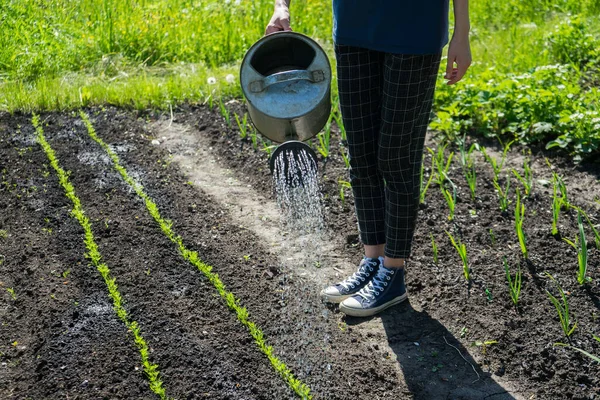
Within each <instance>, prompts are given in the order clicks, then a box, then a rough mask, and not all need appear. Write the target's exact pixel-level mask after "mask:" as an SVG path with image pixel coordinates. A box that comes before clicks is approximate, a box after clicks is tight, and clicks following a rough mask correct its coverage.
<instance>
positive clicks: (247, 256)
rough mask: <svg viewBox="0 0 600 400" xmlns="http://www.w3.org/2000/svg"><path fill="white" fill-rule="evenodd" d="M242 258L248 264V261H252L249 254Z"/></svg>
mask: <svg viewBox="0 0 600 400" xmlns="http://www.w3.org/2000/svg"><path fill="white" fill-rule="evenodd" d="M242 257H243V258H244V261H245V262H248V261H250V255H249V254H245V255H243V256H242Z"/></svg>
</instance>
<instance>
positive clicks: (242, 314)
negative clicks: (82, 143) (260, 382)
mask: <svg viewBox="0 0 600 400" xmlns="http://www.w3.org/2000/svg"><path fill="white" fill-rule="evenodd" d="M80 116H81V119H82V120H83V122H84V124H85V125H86V127H87V130H88V134H89V136H90V138H92V140H94V141H95V142H96V143H97V144H98V145H99V146H100V147H101V148H102V149H103V150H104V151H105V152H106V153H107V154H108V156H109V158H110V159H111V161H112V163H113V168H114V169H115V170H116V171H117V172H118V173H119V174H120V175H121V178H122V179H123V180H124V181H125V182H126V183H127V184H128V185H129V186H130V187H131V188H132V189H133V191H134V192H135V193H136V194H137V195H138V197H140V199H142V200H143V201H144V204H145V206H146V208H147V210H148V212H149V214H150V215H151V216H152V218H153V219H154V220H155V221H156V223H157V224H158V226H159V227H160V229H161V230H162V232H163V233H164V234H165V236H167V238H169V240H171V241H172V242H173V243H174V244H175V245H176V247H177V249H178V250H179V253H180V254H181V256H182V257H183V258H184V259H185V260H187V261H188V262H189V263H190V264H192V265H193V266H195V267H196V268H197V269H198V270H199V271H200V272H201V273H202V274H204V276H205V277H206V278H207V279H208V280H209V281H210V282H211V283H212V285H213V286H214V287H215V289H216V290H217V293H218V294H219V295H220V296H221V298H222V299H223V300H224V301H225V303H226V304H227V306H228V307H229V308H230V309H231V310H232V311H233V312H234V313H235V315H236V317H237V319H238V321H240V323H241V324H242V325H244V326H245V327H246V328H247V329H248V331H249V333H250V335H251V336H252V338H253V339H254V341H255V342H256V344H257V345H258V348H259V350H260V351H261V352H262V353H263V354H264V355H265V356H266V357H267V358H268V359H269V361H270V362H271V365H272V366H273V368H274V369H275V371H277V372H278V373H279V374H280V375H281V377H282V378H283V379H284V380H285V382H286V383H287V384H288V386H289V387H290V388H291V389H292V390H293V391H294V392H295V393H296V394H297V395H298V396H299V397H300V398H301V399H311V398H312V395H311V394H310V388H309V387H308V386H307V385H306V384H304V383H303V382H301V381H300V380H299V379H297V378H295V377H294V375H293V374H292V372H291V371H290V369H289V368H288V367H287V365H285V363H284V362H283V361H281V360H280V359H279V358H277V356H276V355H275V354H274V351H273V348H272V347H271V346H269V345H268V344H267V341H266V339H265V337H264V334H263V332H262V330H261V329H260V328H259V327H257V326H256V324H255V323H254V322H252V321H251V320H250V315H249V313H248V310H246V308H245V307H243V306H241V305H240V300H239V299H237V298H236V297H235V295H234V294H233V293H232V292H230V291H228V290H227V289H226V287H225V284H224V283H223V281H221V279H220V278H219V276H218V275H217V274H216V273H214V272H213V271H212V267H211V266H210V265H207V264H205V263H204V262H203V261H202V260H201V259H200V257H199V256H198V253H197V252H196V251H193V250H190V249H188V248H187V247H186V246H185V245H184V244H183V239H182V238H181V236H179V235H177V234H176V233H175V232H174V231H173V228H172V226H173V223H172V222H171V221H169V220H166V219H164V218H163V217H162V216H161V214H160V211H159V209H158V206H157V205H156V203H155V202H154V201H153V200H152V199H151V198H150V196H148V194H147V193H146V192H145V191H144V188H143V187H142V186H141V185H140V184H139V183H137V182H136V181H135V180H134V179H133V178H132V177H131V176H130V175H129V173H128V172H127V170H126V169H125V168H124V167H123V166H122V165H121V161H120V159H119V156H118V155H117V154H116V153H115V152H114V151H113V150H112V149H111V148H110V147H109V146H108V145H107V144H106V143H105V142H104V141H103V140H102V139H100V137H99V136H98V135H97V134H96V130H95V129H94V126H93V125H92V122H91V121H90V119H89V117H88V116H87V114H85V113H84V112H83V111H82V112H80Z"/></svg>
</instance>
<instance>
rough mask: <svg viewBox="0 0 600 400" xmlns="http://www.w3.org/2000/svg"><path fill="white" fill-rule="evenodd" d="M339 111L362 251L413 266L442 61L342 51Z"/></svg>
mask: <svg viewBox="0 0 600 400" xmlns="http://www.w3.org/2000/svg"><path fill="white" fill-rule="evenodd" d="M335 53H336V59H337V72H338V90H339V95H340V109H341V112H342V119H343V121H344V126H345V128H346V132H347V137H348V153H349V156H350V182H351V184H352V191H353V193H354V201H355V205H356V215H357V218H358V227H359V231H360V238H361V241H362V242H363V244H366V245H380V244H385V255H386V256H387V257H392V258H408V256H409V255H410V250H411V245H412V238H413V234H414V230H415V222H416V216H417V211H418V206H419V195H420V187H419V175H420V168H421V162H422V155H423V146H424V142H425V133H426V131H427V125H428V124H429V117H430V113H431V106H432V101H433V93H434V91H435V83H436V76H437V72H438V69H439V65H440V58H441V54H426V55H407V54H389V53H382V52H379V51H372V50H367V49H363V48H359V47H353V46H344V45H336V47H335Z"/></svg>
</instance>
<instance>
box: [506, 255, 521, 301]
mask: <svg viewBox="0 0 600 400" xmlns="http://www.w3.org/2000/svg"><path fill="white" fill-rule="evenodd" d="M503 262H504V271H505V272H506V280H507V281H508V292H509V294H510V299H511V300H512V302H513V304H514V305H515V307H518V305H519V296H520V295H521V282H522V273H521V266H520V265H519V269H518V270H517V272H516V273H515V276H514V278H513V277H512V276H511V274H510V270H509V268H508V263H507V262H506V257H504V258H503Z"/></svg>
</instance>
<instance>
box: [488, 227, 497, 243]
mask: <svg viewBox="0 0 600 400" xmlns="http://www.w3.org/2000/svg"><path fill="white" fill-rule="evenodd" d="M489 233H490V240H491V241H492V246H495V245H496V235H494V231H493V230H492V228H490V230H489Z"/></svg>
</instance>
